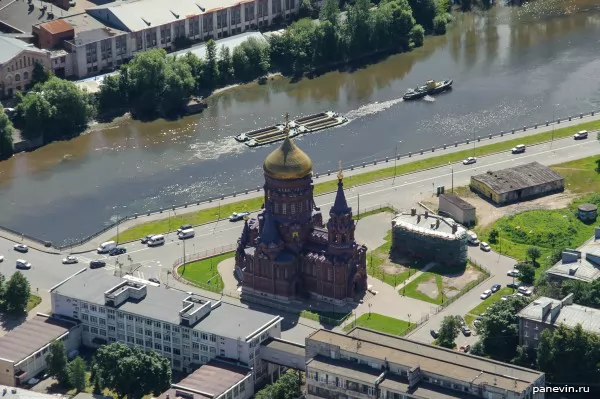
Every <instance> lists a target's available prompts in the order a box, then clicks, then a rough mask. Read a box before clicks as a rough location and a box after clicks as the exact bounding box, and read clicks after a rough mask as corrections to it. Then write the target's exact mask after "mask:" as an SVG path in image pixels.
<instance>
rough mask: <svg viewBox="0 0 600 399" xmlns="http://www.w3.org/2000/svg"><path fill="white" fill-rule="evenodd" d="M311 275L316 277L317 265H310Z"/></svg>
mask: <svg viewBox="0 0 600 399" xmlns="http://www.w3.org/2000/svg"><path fill="white" fill-rule="evenodd" d="M312 275H313V276H316V275H317V265H314V264H313V265H312Z"/></svg>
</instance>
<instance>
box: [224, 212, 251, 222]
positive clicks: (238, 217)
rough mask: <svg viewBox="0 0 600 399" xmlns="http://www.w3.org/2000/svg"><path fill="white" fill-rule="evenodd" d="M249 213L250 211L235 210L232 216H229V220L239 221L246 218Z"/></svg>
mask: <svg viewBox="0 0 600 399" xmlns="http://www.w3.org/2000/svg"><path fill="white" fill-rule="evenodd" d="M249 215H250V213H249V212H233V213H232V214H231V216H229V221H230V222H237V221H238V220H242V219H246V218H247V217H248V216H249Z"/></svg>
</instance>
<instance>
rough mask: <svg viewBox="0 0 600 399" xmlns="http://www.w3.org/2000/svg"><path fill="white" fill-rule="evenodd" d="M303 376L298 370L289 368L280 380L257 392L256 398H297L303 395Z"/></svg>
mask: <svg viewBox="0 0 600 399" xmlns="http://www.w3.org/2000/svg"><path fill="white" fill-rule="evenodd" d="M300 386H301V377H300V376H299V374H298V372H297V371H292V370H289V371H287V372H286V373H285V374H283V375H282V376H281V377H280V378H279V380H277V381H276V382H274V383H272V384H269V385H267V386H266V387H264V388H263V389H261V390H260V391H258V392H257V393H256V396H255V397H256V399H296V398H298V397H300V396H301V395H302V391H301V390H300Z"/></svg>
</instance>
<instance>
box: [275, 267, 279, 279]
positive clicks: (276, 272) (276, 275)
mask: <svg viewBox="0 0 600 399" xmlns="http://www.w3.org/2000/svg"><path fill="white" fill-rule="evenodd" d="M275 278H276V279H277V280H279V268H276V269H275Z"/></svg>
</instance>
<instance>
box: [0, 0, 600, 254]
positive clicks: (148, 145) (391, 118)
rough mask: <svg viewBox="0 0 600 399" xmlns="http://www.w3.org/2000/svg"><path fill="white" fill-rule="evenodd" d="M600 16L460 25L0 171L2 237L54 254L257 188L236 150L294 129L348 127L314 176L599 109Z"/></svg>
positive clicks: (324, 145) (545, 8) (563, 12)
mask: <svg viewBox="0 0 600 399" xmlns="http://www.w3.org/2000/svg"><path fill="white" fill-rule="evenodd" d="M599 38H600V7H599V6H598V2H597V0H596V1H592V0H571V1H569V0H566V1H563V0H560V1H559V0H548V1H538V2H534V3H532V4H528V5H525V6H523V7H521V8H509V7H498V8H496V9H493V10H492V11H490V12H487V13H477V14H465V15H459V17H458V19H457V23H456V24H455V25H454V27H452V28H451V29H450V30H449V32H448V34H447V35H445V36H442V37H431V38H427V40H426V41H425V45H424V46H423V47H422V48H420V49H417V50H415V51H413V52H410V53H406V54H399V55H395V56H391V57H389V58H387V59H386V60H384V61H383V62H380V63H377V64H374V65H370V66H366V67H364V68H361V69H359V70H356V71H354V72H351V73H347V72H331V73H327V74H325V75H322V76H320V77H317V78H315V79H304V80H301V81H300V82H297V83H290V82H289V81H288V80H287V79H276V80H271V81H269V82H268V83H267V84H266V85H262V86H259V85H247V86H243V87H238V88H235V89H231V90H228V91H224V92H221V93H219V94H218V95H215V96H213V97H212V98H211V99H210V100H209V108H208V109H207V110H205V111H204V113H203V114H201V115H196V116H192V117H187V118H184V119H182V120H179V121H176V122H167V121H163V120H159V121H155V122H151V123H142V122H139V121H131V120H124V121H119V122H116V123H114V124H113V125H111V126H110V127H106V128H97V129H94V130H92V131H91V132H90V133H88V134H85V135H82V136H80V137H78V138H76V139H73V140H70V141H66V142H56V143H52V144H50V145H48V146H45V147H43V148H40V149H38V150H36V151H34V152H31V153H23V154H18V155H16V156H14V157H13V158H11V159H10V160H7V161H5V162H2V163H0V209H2V212H0V225H3V226H6V227H9V228H11V229H14V230H16V231H20V232H24V233H26V234H29V235H33V236H35V237H38V238H41V239H46V240H51V241H53V242H55V243H62V242H68V241H69V240H72V239H76V238H81V237H85V236H88V235H90V234H92V233H94V232H95V231H97V230H99V229H101V228H102V227H103V226H105V225H106V224H107V223H111V221H114V220H115V218H116V217H117V215H121V216H123V215H126V214H133V213H137V212H143V211H144V210H149V209H156V208H159V207H166V206H169V205H172V204H179V203H184V202H187V201H193V200H199V199H204V198H207V197H213V196H216V195H218V194H221V193H231V192H233V191H240V190H242V189H244V188H248V187H256V186H257V185H261V184H262V181H263V178H262V174H261V168H262V161H263V159H264V157H265V156H266V155H267V154H268V153H269V152H270V151H272V150H273V148H274V146H267V147H263V148H258V149H249V148H246V147H245V146H243V145H241V144H238V143H236V142H235V141H234V140H233V139H232V138H231V137H232V136H233V135H236V134H238V133H240V132H244V131H248V130H251V129H254V128H258V127H263V126H267V125H269V124H271V123H273V122H280V121H281V120H282V119H283V115H284V114H285V113H286V112H289V113H290V115H291V116H292V117H293V116H297V115H302V114H309V113H314V112H319V111H322V110H335V111H338V112H341V113H343V114H346V115H347V116H348V117H349V118H350V119H351V122H350V123H349V124H347V125H344V126H342V127H338V128H334V129H330V130H326V131H322V132H318V133H315V134H312V135H306V136H303V137H301V138H299V139H297V142H298V143H299V145H300V146H301V147H302V148H303V149H304V150H305V151H306V152H307V153H308V154H309V155H310V156H311V157H312V159H313V162H314V170H315V171H317V172H319V171H326V170H328V169H335V167H336V165H337V162H338V160H342V162H343V163H344V164H345V165H349V164H357V163H360V162H362V161H368V160H372V159H374V158H382V157H385V156H390V157H392V156H393V155H394V151H395V147H396V144H397V143H398V142H399V141H401V143H400V144H399V153H407V152H409V151H416V150H419V149H421V148H427V147H431V146H432V145H440V144H444V143H453V142H454V141H457V140H464V139H466V138H469V137H473V136H474V135H484V134H488V133H493V132H499V131H501V130H507V129H510V128H512V127H519V126H524V125H529V124H533V123H536V122H539V121H545V120H549V119H552V118H553V116H554V117H555V118H558V117H565V116H568V115H574V114H577V113H579V112H589V111H591V110H599V109H600V79H599V78H600V58H599V57H598V54H600V39H599ZM444 78H452V79H454V82H455V83H454V89H453V91H452V92H450V93H447V94H443V95H439V96H437V97H436V98H435V100H434V101H415V102H410V103H404V102H402V100H401V99H400V98H401V96H402V94H403V93H404V92H405V91H406V89H407V88H409V87H415V86H417V85H419V84H422V83H423V82H424V81H425V80H427V79H437V80H441V79H444Z"/></svg>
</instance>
